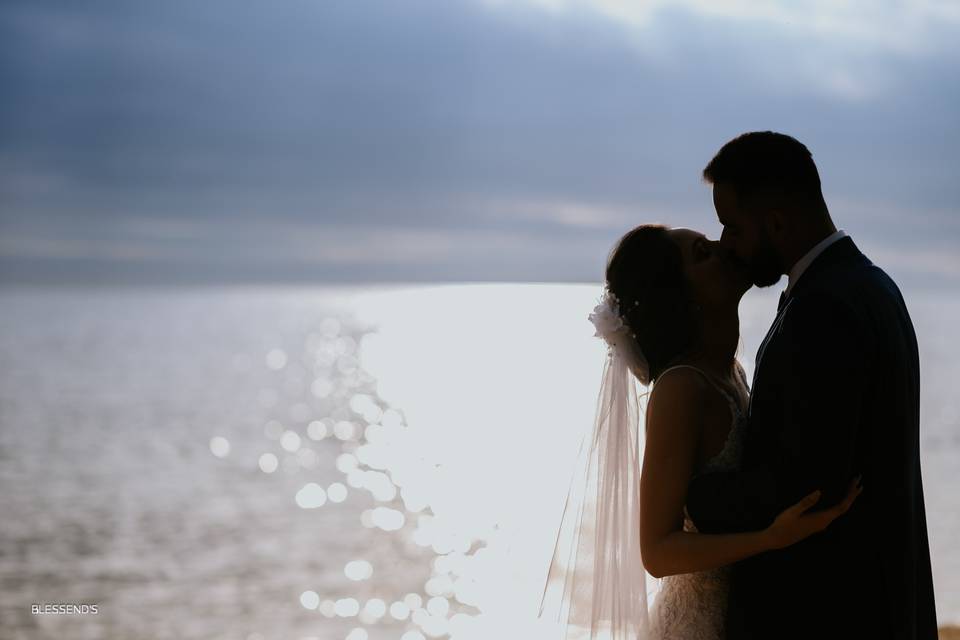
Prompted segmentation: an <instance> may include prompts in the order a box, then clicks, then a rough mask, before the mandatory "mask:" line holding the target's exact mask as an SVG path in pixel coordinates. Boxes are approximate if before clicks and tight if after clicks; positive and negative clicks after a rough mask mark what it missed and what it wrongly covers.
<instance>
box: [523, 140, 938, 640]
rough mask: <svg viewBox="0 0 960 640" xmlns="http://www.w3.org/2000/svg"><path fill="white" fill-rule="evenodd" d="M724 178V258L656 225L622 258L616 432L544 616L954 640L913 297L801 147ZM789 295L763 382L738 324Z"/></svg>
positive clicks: (645, 626) (609, 430)
mask: <svg viewBox="0 0 960 640" xmlns="http://www.w3.org/2000/svg"><path fill="white" fill-rule="evenodd" d="M703 177H704V178H705V180H706V181H707V182H708V183H709V184H711V185H712V190H713V205H714V208H715V209H716V214H717V219H718V220H719V222H720V224H722V225H723V232H722V234H721V236H720V239H719V240H709V239H707V238H706V237H705V236H704V235H703V234H701V233H698V232H696V231H692V230H690V229H683V228H674V229H671V228H668V227H665V226H662V225H654V224H644V225H640V226H638V227H636V228H634V229H631V230H630V231H629V232H627V233H626V234H625V235H624V236H623V237H622V238H620V240H619V241H618V242H617V243H616V245H615V246H614V248H613V250H612V252H611V253H610V255H609V257H608V260H607V264H606V272H605V276H606V277H605V283H604V290H603V295H602V297H601V300H600V304H598V305H597V307H596V308H595V309H594V312H593V313H592V314H590V316H589V319H590V320H591V321H592V322H593V323H594V326H595V328H596V333H595V335H596V336H598V337H601V338H603V339H604V340H605V341H606V343H607V345H608V350H607V359H606V361H605V363H604V367H603V379H602V382H601V386H600V396H599V399H598V405H597V415H596V419H595V422H594V425H593V431H592V433H590V434H589V436H588V438H589V440H588V438H585V439H584V448H582V449H581V457H580V462H579V466H578V468H577V472H576V473H577V474H578V475H576V476H575V478H576V479H577V481H576V482H574V483H573V484H572V485H571V489H570V493H569V495H568V498H567V504H566V506H565V508H564V512H563V515H562V518H561V524H560V529H559V532H558V535H557V543H556V546H555V549H554V555H553V559H552V561H551V564H550V568H549V571H548V576H547V584H546V585H545V589H544V596H543V600H542V601H541V610H540V612H541V614H542V613H543V606H544V603H545V602H546V601H547V600H548V599H549V598H554V599H556V598H559V607H560V614H561V615H565V616H566V623H565V630H566V632H565V633H566V635H565V637H567V638H590V639H595V638H607V639H609V640H719V639H722V638H724V639H726V640H760V639H764V640H767V639H779V640H790V639H794V638H795V639H798V640H799V639H801V638H802V639H804V640H813V639H832V638H837V639H840V638H843V639H844V640H850V639H855V638H864V639H869V640H910V639H917V640H920V639H922V640H936V638H937V623H936V612H935V608H934V596H933V579H932V574H931V568H930V551H929V545H928V541H927V525H926V516H925V512H924V499H923V485H922V482H921V473H920V450H919V444H920V443H919V422H920V364H919V357H918V353H917V339H916V335H915V333H914V328H913V324H912V322H911V320H910V314H909V313H908V312H907V307H906V305H905V303H904V300H903V296H902V295H901V293H900V290H899V289H898V287H897V285H896V284H895V283H894V281H893V280H892V279H891V278H890V277H889V276H888V275H887V274H886V273H885V272H884V271H883V270H882V269H880V267H878V266H877V265H875V264H874V263H873V262H871V261H870V260H869V259H868V258H867V257H866V256H865V255H864V254H863V253H862V252H861V251H860V249H859V248H858V247H857V245H856V244H855V243H854V241H853V238H851V237H850V236H849V235H847V234H846V233H845V232H844V231H842V230H838V229H837V228H836V225H835V224H834V222H833V219H832V218H831V215H830V212H829V211H828V209H827V204H826V202H825V201H824V198H823V194H822V192H821V187H820V176H819V173H818V171H817V167H816V165H815V164H814V161H813V157H812V155H811V153H810V151H809V150H808V149H807V147H806V146H804V145H803V144H802V143H800V142H799V141H797V140H796V139H794V138H792V137H790V136H787V135H784V134H781V133H774V132H770V131H762V132H751V133H745V134H743V135H741V136H739V137H737V138H735V139H733V140H731V141H729V142H728V143H726V144H725V145H724V146H723V147H722V148H721V149H720V151H719V152H717V154H716V156H715V157H714V158H713V159H712V160H710V162H709V163H708V164H707V166H706V168H705V169H704V171H703ZM783 275H786V276H787V284H786V287H785V288H784V289H783V291H782V293H781V294H780V302H779V304H778V306H777V312H776V316H775V317H774V319H773V322H772V323H771V325H770V329H769V331H768V332H767V335H766V337H765V338H764V340H763V342H762V343H761V345H760V347H759V350H758V352H757V355H756V359H755V365H754V374H753V379H752V381H751V382H750V383H748V381H747V376H746V374H745V372H744V368H743V367H742V366H741V365H740V363H739V362H738V361H737V357H736V352H737V346H738V344H739V341H740V331H739V316H738V305H739V303H740V300H741V298H742V297H743V295H744V293H746V291H747V290H748V289H749V288H750V287H751V286H758V287H769V286H771V285H774V284H776V283H777V282H778V281H779V280H780V279H781V276H783ZM637 382H639V383H640V384H641V385H642V386H644V387H647V388H648V392H647V393H646V394H643V395H641V394H638V392H637V389H636V383H637ZM642 399H645V400H646V402H645V403H644V404H645V406H644V407H641V402H640V401H641V400H642ZM641 420H643V424H644V428H643V430H642V434H643V435H642V436H641V435H638V434H639V432H640V429H639V424H640V422H641ZM641 440H642V441H641ZM648 575H649V576H652V577H654V578H658V579H659V588H657V589H654V590H652V591H648V590H647V586H646V579H647V576H648ZM548 596H549V598H548Z"/></svg>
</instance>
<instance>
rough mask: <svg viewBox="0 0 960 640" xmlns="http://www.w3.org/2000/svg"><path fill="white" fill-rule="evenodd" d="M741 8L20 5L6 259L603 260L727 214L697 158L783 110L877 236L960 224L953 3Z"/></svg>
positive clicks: (5, 32) (8, 140)
mask: <svg viewBox="0 0 960 640" xmlns="http://www.w3.org/2000/svg"><path fill="white" fill-rule="evenodd" d="M746 6H747V5H745V4H742V3H722V4H719V5H718V4H713V3H710V4H705V3H702V2H693V1H690V2H685V3H680V4H676V3H669V4H667V3H663V2H648V3H628V4H621V3H600V4H595V3H589V4H587V3H584V2H578V1H569V2H566V1H561V0H558V1H557V2H555V3H552V5H551V6H548V7H546V8H544V7H543V6H540V5H538V4H531V3H530V2H514V3H510V4H490V3H484V2H466V1H461V2H456V1H451V2H426V1H423V0H419V1H412V2H408V3H403V4H402V5H398V4H396V3H389V2H374V3H372V4H370V3H367V4H365V5H363V6H360V5H357V4H355V3H349V2H322V3H316V2H290V3H281V4H270V3H265V2H260V3H256V2H255V3H248V4H245V5H244V6H243V7H242V8H238V7H237V6H236V5H235V4H234V3H227V2H225V1H224V0H215V1H212V2H205V3H200V4H197V3H188V2H183V1H175V0H171V1H170V2H164V3H130V2H97V3H92V4H90V3H88V4H85V5H83V6H80V5H76V4H73V3H45V4H37V3H32V2H8V3H4V4H3V6H2V7H0V42H2V43H3V44H2V45H0V46H2V47H3V50H4V55H3V56H2V57H0V82H3V86H4V87H5V88H6V95H5V100H4V101H2V102H0V134H2V135H3V139H4V141H5V144H4V147H3V149H2V150H0V203H2V205H3V206H2V207H0V232H2V234H3V237H4V240H3V241H2V242H0V260H2V261H3V264H4V265H7V266H8V267H10V266H11V265H19V266H16V268H15V269H13V271H9V270H8V273H13V272H15V273H16V274H18V275H17V277H20V276H21V275H23V274H24V273H25V272H27V271H29V269H39V268H40V267H39V266H38V265H41V264H46V265H47V266H46V267H44V268H43V271H44V273H51V274H52V273H54V272H56V270H57V269H66V270H67V271H68V273H67V274H66V275H69V276H71V277H73V276H76V275H77V274H81V273H84V269H85V268H87V267H89V269H92V270H93V271H94V272H96V273H99V274H104V273H106V274H108V275H109V273H111V266H110V265H111V264H114V266H115V267H116V269H115V270H119V269H125V268H130V265H131V264H134V263H137V262H138V261H139V262H140V263H143V264H149V265H150V268H151V269H154V270H155V271H156V273H157V274H160V275H157V276H156V277H157V278H161V277H162V274H163V273H164V270H165V269H166V270H167V271H168V272H170V273H174V272H175V273H182V274H183V275H182V277H184V278H189V271H188V265H195V266H196V268H197V269H200V270H203V269H205V268H206V269H212V267H210V266H209V265H211V264H214V265H217V266H216V273H217V277H224V278H227V277H233V276H236V277H241V274H243V275H242V277H254V276H258V274H261V273H262V274H264V277H266V275H270V277H278V278H280V277H282V278H287V277H295V278H310V277H320V276H322V277H323V278H328V279H333V278H351V279H357V278H368V279H395V278H410V279H417V278H423V279H432V278H439V279H449V278H450V277H453V275H454V274H456V275H458V276H462V277H469V278H471V279H494V278H503V279H510V280H523V279H561V278H565V279H572V280H581V281H582V280H588V279H596V278H598V277H599V276H598V273H599V271H598V266H597V265H598V264H601V263H602V261H603V258H604V257H605V254H606V250H607V249H608V248H609V246H610V244H611V243H612V242H613V241H614V240H615V239H616V238H617V237H618V236H619V234H620V233H622V232H623V231H625V230H626V229H627V228H629V227H632V226H633V225H635V224H639V223H640V222H644V221H650V220H651V219H653V220H655V221H664V222H668V223H672V224H682V225H684V226H692V227H697V228H701V229H703V230H705V231H707V232H708V233H713V234H715V233H716V232H717V230H718V229H717V225H716V221H715V220H714V217H713V212H712V205H711V203H710V198H709V190H708V189H707V188H706V187H705V186H704V185H703V184H702V183H701V182H700V180H699V173H700V170H701V168H702V166H703V165H704V164H705V163H706V161H707V160H708V159H709V158H710V157H711V155H712V154H713V153H714V152H715V151H716V149H717V148H719V146H720V145H721V144H722V143H723V142H725V141H726V140H727V139H729V138H730V137H732V136H733V135H735V134H737V133H740V132H741V131H745V130H751V129H766V128H772V129H776V130H781V131H785V132H788V133H791V134H793V135H796V136H797V137H798V138H799V139H801V140H802V141H804V142H805V143H806V144H807V145H808V146H809V147H810V148H811V149H812V150H813V152H814V156H815V158H816V159H817V162H818V165H819V166H820V169H821V175H822V177H823V182H824V189H825V193H826V195H827V199H828V203H830V204H831V208H832V210H833V211H834V213H835V214H836V215H837V216H838V218H839V220H838V221H839V222H840V223H841V225H842V226H846V227H848V228H849V229H850V230H851V231H852V232H854V233H859V234H860V236H858V237H862V236H863V235H864V234H870V237H871V238H875V239H876V242H877V243H878V245H882V246H889V247H893V248H899V247H901V246H904V245H907V246H906V247H905V248H906V249H909V250H910V251H913V250H919V249H921V248H922V247H925V246H939V244H938V243H940V242H945V241H953V242H956V241H958V240H960V230H958V229H957V227H956V224H955V220H956V219H957V217H958V216H957V204H956V203H957V202H958V201H960V186H958V184H957V182H956V180H955V179H954V176H953V175H952V171H953V169H952V168H953V167H955V166H956V161H955V155H956V152H955V149H957V148H958V144H960V123H958V121H957V119H956V117H955V114H956V112H957V108H958V106H960V75H958V74H957V73H956V63H955V62H954V61H955V60H956V59H957V56H956V54H957V53H958V52H957V48H958V46H957V45H956V44H955V43H956V42H957V41H958V39H957V38H955V37H953V36H956V35H957V31H958V30H960V29H958V28H957V21H956V19H955V18H956V15H955V13H956V12H955V11H953V10H951V9H950V7H949V6H948V5H942V4H937V3H920V4H915V5H909V6H908V5H901V4H889V5H886V4H884V5H871V7H874V8H873V9H870V10H865V9H863V8H857V7H854V8H853V9H844V8H837V7H834V5H833V4H823V3H811V2H804V3H801V4H800V5H797V8H795V9H783V8H777V7H778V6H780V7H782V5H772V4H766V3H764V4H761V5H755V4H753V3H751V5H750V6H751V7H755V6H759V7H760V8H757V9H751V10H749V11H748V10H746V9H745V7H746ZM790 6H791V7H792V6H794V5H790ZM625 7H628V8H629V10H627V9H626V8H625ZM634 7H641V10H640V12H639V13H635V14H634V13H631V12H633V11H634V9H633V8H634ZM851 10H852V11H857V12H859V13H860V16H861V19H860V20H859V21H852V22H851V21H847V20H846V16H847V13H846V12H848V11H851ZM784 11H786V12H787V13H783V12H784ZM624 12H626V13H624ZM848 22H850V24H849V25H848V24H847V23H848ZM898 25H899V26H898ZM894 27H897V28H896V29H895V28H894ZM844 30H846V31H844ZM894 32H895V33H894ZM887 35H890V37H887ZM948 36H950V37H948ZM903 220H910V221H911V223H910V228H911V231H912V232H911V233H910V234H904V233H903V232H902V222H901V221H903ZM577 238H579V239H580V240H579V241H578V240H577ZM871 242H872V240H871ZM58 252H59V253H58ZM905 255H912V254H905ZM58 256H59V257H58ZM44 260H47V262H46V263H44V262H43V261H44ZM70 260H81V261H85V262H83V263H82V265H79V266H78V265H77V264H75V263H72V262H69V261H70ZM64 261H67V262H64ZM165 261H172V264H168V263H167V262H165ZM83 265H87V266H86V267H85V266H83ZM91 265H92V266H91ZM204 265H207V266H206V267H204ZM316 265H324V266H326V267H329V270H326V271H324V272H323V273H322V274H319V275H318V274H317V273H316V272H315V271H313V270H312V268H313V267H314V266H316ZM146 268H147V267H144V269H146ZM258 269H259V270H260V271H258ZM298 269H299V271H298ZM50 277H51V278H53V277H55V276H54V275H51V276H50ZM98 277H100V276H98ZM104 277H105V276H104ZM171 277H172V276H171ZM177 277H181V276H177Z"/></svg>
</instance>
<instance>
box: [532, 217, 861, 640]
mask: <svg viewBox="0 0 960 640" xmlns="http://www.w3.org/2000/svg"><path fill="white" fill-rule="evenodd" d="M749 286H750V284H749V281H748V280H747V277H746V275H745V274H744V273H743V272H742V271H741V270H740V269H739V267H737V266H736V265H735V263H734V262H732V261H731V260H729V259H727V258H726V255H725V254H724V253H723V251H722V249H721V248H720V246H719V243H717V242H715V241H710V240H708V239H707V238H706V237H704V235H703V234H701V233H698V232H696V231H692V230H690V229H679V228H678V229H670V228H667V227H664V226H661V225H641V226H639V227H636V228H634V229H632V230H631V231H629V232H628V233H626V234H625V235H624V236H623V237H622V238H621V239H620V240H619V242H618V243H617V244H616V245H615V247H614V249H613V251H612V252H611V254H610V256H609V258H608V261H607V266H606V282H605V285H604V295H603V298H602V300H601V303H600V304H599V305H598V306H597V307H596V308H595V309H594V313H592V314H590V320H591V321H592V322H593V323H594V325H595V327H596V333H595V335H596V336H598V337H602V338H603V339H604V340H606V342H607V343H608V345H609V348H608V356H607V360H606V362H605V364H604V374H603V380H602V383H601V387H600V397H599V400H598V407H597V417H596V420H595V423H594V430H593V432H592V434H591V435H590V440H589V448H588V449H581V458H580V461H579V464H578V468H577V471H576V476H575V477H576V478H577V479H578V480H579V482H575V483H574V484H572V485H571V489H570V493H569V495H568V498H567V504H566V506H565V508H564V513H563V516H562V519H561V525H560V529H559V532H558V536H557V543H556V547H555V550H554V556H553V560H552V562H551V564H550V569H549V572H548V576H547V584H546V587H545V590H544V596H543V600H542V602H541V609H540V613H541V615H542V614H543V609H544V604H545V603H546V601H547V600H548V599H549V598H548V596H549V597H552V598H554V599H556V598H557V597H559V599H560V603H559V614H566V637H567V638H590V639H594V638H609V639H611V640H667V639H670V640H718V639H720V638H722V637H723V627H724V616H725V609H726V593H727V580H728V573H727V572H728V566H729V565H730V564H732V563H734V562H737V561H739V560H742V559H744V558H747V557H749V556H753V555H756V554H760V553H763V552H765V551H768V550H772V549H778V548H782V547H786V546H789V545H791V544H794V543H796V542H798V541H800V540H802V539H804V538H806V537H808V536H810V535H813V534H815V533H817V532H818V531H821V530H823V529H824V528H826V527H827V526H828V525H829V524H830V523H831V522H832V521H833V520H834V519H836V518H837V517H839V516H840V515H842V514H843V513H844V512H846V510H847V509H849V507H850V505H851V504H852V503H853V500H854V499H855V498H856V496H857V495H858V494H859V492H860V490H861V489H860V487H858V486H857V483H856V481H854V483H852V484H851V486H850V490H849V491H848V494H847V496H846V498H845V499H844V500H843V501H842V502H841V503H839V504H837V505H836V506H834V507H830V508H828V509H825V510H820V511H810V509H811V507H813V506H814V504H816V502H817V500H818V499H819V492H814V493H812V494H810V495H808V496H806V497H805V498H804V499H803V500H801V501H800V502H798V503H797V504H795V505H793V506H791V507H790V508H788V509H786V510H785V511H783V512H782V513H781V514H780V515H779V516H777V518H776V519H775V520H774V521H773V522H772V523H770V525H769V526H768V527H767V528H766V529H763V530H761V531H751V532H745V533H733V534H722V535H719V534H718V535H713V534H709V535H708V534H700V533H697V527H696V523H695V522H693V521H691V519H690V517H689V515H688V514H687V512H686V509H685V500H686V492H687V487H688V485H689V483H690V482H691V480H692V479H693V478H694V477H696V476H697V475H698V474H700V473H704V472H707V471H718V470H731V469H736V468H737V466H738V464H739V461H740V453H741V443H742V436H743V433H744V429H745V428H746V424H747V423H746V420H745V414H746V410H747V403H748V401H749V388H748V385H747V381H746V375H745V374H744V370H743V368H742V367H741V366H740V364H739V362H738V361H737V359H736V350H737V346H738V343H739V339H740V336H739V318H738V315H737V307H738V304H739V302H740V299H741V298H742V297H743V294H744V293H746V291H747V290H748V289H749ZM634 379H636V380H637V381H639V382H640V383H641V384H642V385H645V386H651V389H650V391H649V393H648V394H647V396H646V399H647V402H646V411H645V438H644V442H643V443H642V445H641V443H640V442H639V436H638V435H637V432H638V431H639V429H638V423H639V420H640V415H641V410H640V407H639V400H640V398H639V397H638V396H637V393H636V387H635V384H634ZM586 444H587V440H586V439H585V440H584V445H586ZM641 450H642V469H641V468H640V463H639V452H640V451H641ZM584 452H586V454H585V455H584ZM647 574H650V575H651V576H653V577H655V578H660V579H661V580H660V588H659V590H658V592H657V593H656V594H655V597H654V599H653V602H652V604H651V605H650V606H649V607H648V603H647V598H648V592H647V589H646V575H647ZM558 619H559V618H558ZM785 624H789V621H785Z"/></svg>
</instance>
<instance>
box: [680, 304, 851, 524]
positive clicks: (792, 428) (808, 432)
mask: <svg viewBox="0 0 960 640" xmlns="http://www.w3.org/2000/svg"><path fill="white" fill-rule="evenodd" d="M786 314H787V315H786V316H785V318H784V325H783V330H782V334H781V335H780V336H778V338H777V339H778V341H782V342H780V344H781V345H782V346H780V349H782V353H783V357H784V363H785V364H784V368H783V371H784V380H783V381H782V384H783V387H782V388H781V390H780V393H781V395H782V398H783V411H782V413H780V423H779V424H754V425H752V426H751V429H752V430H753V431H754V432H755V433H757V434H760V435H757V436H755V437H756V438H759V440H760V442H761V443H762V444H761V447H760V451H761V452H762V453H761V454H760V455H758V456H756V457H757V458H762V459H761V460H759V461H758V462H757V463H756V464H754V465H752V466H751V467H750V468H745V469H743V470H740V471H736V472H719V473H709V474H704V475H702V476H698V477H697V478H695V479H694V481H693V482H692V483H691V486H690V489H689V493H688V497H687V509H688V511H689V513H690V516H691V518H692V519H693V521H694V522H695V523H696V524H697V527H698V529H699V530H701V531H703V532H704V533H712V532H727V531H753V530H758V529H763V528H765V527H766V526H767V525H769V524H770V523H771V522H772V521H773V519H774V518H775V517H776V516H777V514H778V513H780V512H781V511H782V510H783V509H785V508H786V507H788V506H790V505H792V504H794V503H795V502H797V501H798V500H799V499H800V498H802V497H803V496H805V495H807V494H808V493H810V492H812V491H814V490H815V489H820V490H821V491H822V492H823V493H822V497H821V500H820V502H819V503H818V505H817V507H815V509H817V508H825V507H827V506H829V505H832V504H835V503H836V502H838V501H839V500H841V499H842V498H843V496H844V494H845V492H846V487H847V485H848V483H849V481H850V479H851V478H852V477H854V476H855V475H856V474H857V473H858V471H859V469H858V459H857V457H856V454H857V443H858V438H859V432H860V429H861V427H862V425H861V416H862V415H863V403H864V401H865V398H866V397H867V388H866V387H867V385H868V384H869V383H870V376H869V370H870V357H869V356H870V349H869V348H868V341H869V335H868V330H867V327H865V326H863V323H862V322H861V321H860V320H859V319H858V317H857V315H856V313H855V312H854V310H853V309H852V308H851V307H850V305H849V304H848V303H847V302H846V301H845V300H843V299H841V298H839V297H838V296H833V295H826V294H818V295H810V296H805V297H804V298H802V299H797V300H796V301H794V303H792V304H791V306H790V308H789V309H787V311H786Z"/></svg>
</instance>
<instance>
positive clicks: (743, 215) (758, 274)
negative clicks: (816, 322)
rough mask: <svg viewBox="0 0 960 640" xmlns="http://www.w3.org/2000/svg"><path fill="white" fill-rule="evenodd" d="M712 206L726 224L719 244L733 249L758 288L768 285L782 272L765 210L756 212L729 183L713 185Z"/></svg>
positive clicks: (731, 252) (735, 255)
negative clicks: (740, 198) (768, 228)
mask: <svg viewBox="0 0 960 640" xmlns="http://www.w3.org/2000/svg"><path fill="white" fill-rule="evenodd" d="M713 206H714V208H715V209H716V210H717V219H718V220H719V221H720V224H722V225H723V232H722V233H721V234H720V246H721V247H723V248H724V249H726V250H727V251H729V252H730V257H731V259H733V260H735V261H737V262H739V263H740V264H741V265H742V266H743V267H744V269H745V270H746V271H747V274H748V276H749V278H750V280H751V282H753V284H755V285H756V286H758V287H769V286H770V285H772V284H776V283H777V281H779V280H780V276H781V275H782V273H783V269H782V268H781V261H780V255H779V253H778V252H777V250H776V247H775V246H774V244H773V241H772V239H771V238H770V234H769V233H768V232H767V229H766V226H765V225H764V224H763V219H764V216H763V214H762V212H757V211H753V210H750V209H747V208H746V207H744V206H743V204H742V203H741V202H739V201H738V198H737V194H736V192H735V191H734V189H733V187H732V186H731V185H729V184H727V183H723V182H720V183H717V184H714V185H713Z"/></svg>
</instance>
